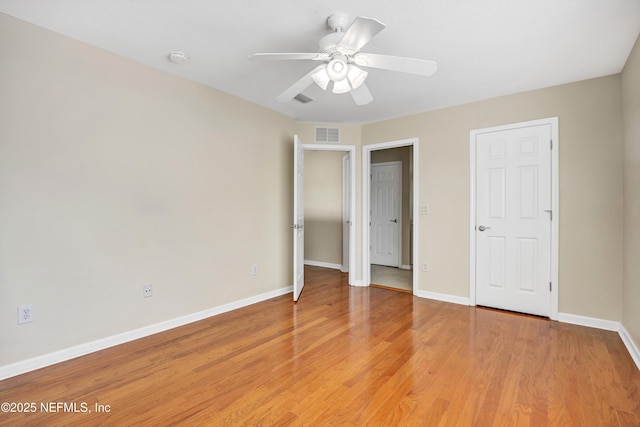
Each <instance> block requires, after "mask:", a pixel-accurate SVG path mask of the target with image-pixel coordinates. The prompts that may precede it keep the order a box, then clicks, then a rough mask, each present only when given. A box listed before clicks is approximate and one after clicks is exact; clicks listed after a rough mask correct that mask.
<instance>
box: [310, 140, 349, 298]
mask: <svg viewBox="0 0 640 427" xmlns="http://www.w3.org/2000/svg"><path fill="white" fill-rule="evenodd" d="M302 147H303V148H304V150H305V151H346V152H348V153H349V154H350V156H349V159H350V163H351V174H350V175H351V176H350V178H351V182H350V184H351V215H350V216H351V218H352V222H353V224H352V225H351V228H350V230H349V284H350V285H351V286H359V285H357V284H356V283H357V281H356V278H355V277H354V276H355V271H356V243H355V242H356V146H355V145H342V144H340V145H338V144H302Z"/></svg>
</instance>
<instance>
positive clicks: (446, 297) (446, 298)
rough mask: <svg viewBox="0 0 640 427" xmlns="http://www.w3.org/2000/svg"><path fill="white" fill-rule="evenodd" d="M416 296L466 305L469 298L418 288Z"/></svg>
mask: <svg viewBox="0 0 640 427" xmlns="http://www.w3.org/2000/svg"><path fill="white" fill-rule="evenodd" d="M416 296H417V297H420V298H427V299H432V300H436V301H443V302H450V303H453V304H460V305H466V306H468V305H469V298H465V297H459V296H456V295H449V294H440V293H438V292H430V291H422V290H418V292H417V293H416Z"/></svg>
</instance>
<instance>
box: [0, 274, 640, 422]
mask: <svg viewBox="0 0 640 427" xmlns="http://www.w3.org/2000/svg"><path fill="white" fill-rule="evenodd" d="M307 277H308V281H307V285H306V287H305V289H304V291H303V294H302V296H301V300H300V301H299V302H298V303H297V304H293V303H292V302H291V301H290V299H291V295H285V296H282V297H278V298H274V299H272V300H269V301H265V302H262V303H259V304H255V305H252V306H249V307H246V308H242V309H239V310H236V311H233V312H230V313H226V314H222V315H220V316H216V317H213V318H210V319H207V320H203V321H200V322H197V323H193V324H190V325H187V326H184V327H181V328H177V329H174V330H171V331H167V332H164V333H161V334H157V335H155V336H152V337H148V338H144V339H141V340H138V341H135V342H131V343H128V344H124V345H121V346H118V347H114V348H111V349H107V350H104V351H101V352H97V353H94V354H91V355H88V356H85V357H82V358H78V359H75V360H72V361H68V362H65V363H61V364H59V365H56V366H52V367H49V368H45V369H42V370H39V371H35V372H32V373H28V374H25V375H22V376H19V377H15V378H11V379H8V380H5V381H2V382H0V402H18V403H29V402H34V403H37V404H38V405H40V402H67V403H72V402H75V403H76V404H77V406H78V409H80V410H81V408H82V403H85V404H86V405H87V407H88V409H90V410H92V413H43V412H37V413H35V414H7V413H0V424H2V425H12V426H16V425H98V424H104V425H155V426H158V425H190V426H193V425H226V426H238V425H264V426H272V425H310V426H324V425H349V426H380V425H394V426H411V425H420V426H432V425H447V426H449V425H460V426H472V425H475V426H492V425H500V426H508V425H531V426H546V425H552V426H572V425H576V426H600V425H602V426H611V425H614V426H617V425H624V426H638V425H640V372H639V371H638V370H637V368H636V367H635V365H634V364H633V362H632V360H631V357H630V356H629V354H628V353H627V352H626V349H625V347H624V345H623V343H622V342H621V340H620V338H619V337H618V335H617V334H616V333H614V332H607V331H600V330H596V329H590V328H585V327H578V326H574V325H568V324H562V323H557V322H551V321H548V320H544V319H540V318H536V317H530V316H524V315H517V314H512V313H505V312H499V311H494V310H488V309H481V308H471V307H465V306H460V305H455V304H448V303H443V302H437V301H430V300H426V299H420V298H416V297H413V296H412V295H409V294H406V293H402V292H394V291H389V290H385V289H379V288H353V287H349V286H348V285H347V277H346V275H345V274H342V273H340V272H338V271H336V270H326V269H322V268H318V267H308V268H307ZM96 403H99V404H102V405H109V410H110V412H108V413H96V412H95V410H94V408H95V406H94V405H95V404H96ZM105 408H106V406H105ZM38 410H39V411H40V407H39V406H38Z"/></svg>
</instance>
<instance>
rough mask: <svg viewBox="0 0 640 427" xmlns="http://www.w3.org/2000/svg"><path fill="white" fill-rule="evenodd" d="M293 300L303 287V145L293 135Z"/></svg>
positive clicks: (297, 296)
mask: <svg viewBox="0 0 640 427" xmlns="http://www.w3.org/2000/svg"><path fill="white" fill-rule="evenodd" d="M293 150H294V154H293V176H294V178H293V221H294V224H293V300H294V301H298V298H300V293H301V292H302V288H303V287H304V147H303V146H302V141H300V138H298V135H295V136H294V137H293Z"/></svg>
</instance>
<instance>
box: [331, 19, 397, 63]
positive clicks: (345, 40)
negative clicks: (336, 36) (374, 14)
mask: <svg viewBox="0 0 640 427" xmlns="http://www.w3.org/2000/svg"><path fill="white" fill-rule="evenodd" d="M384 28H385V25H384V24H383V23H382V22H380V21H378V20H377V19H373V18H365V17H363V16H358V17H357V18H356V19H355V20H354V21H353V22H352V23H351V25H350V26H349V28H347V31H346V32H345V33H344V36H342V38H341V39H340V41H339V42H338V45H337V47H338V50H339V51H341V52H342V53H345V54H353V53H355V52H357V51H359V50H360V49H361V48H362V47H363V46H364V45H366V44H367V43H369V41H370V40H371V39H372V38H374V37H375V35H376V34H378V33H379V32H380V31H382V30H384Z"/></svg>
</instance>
